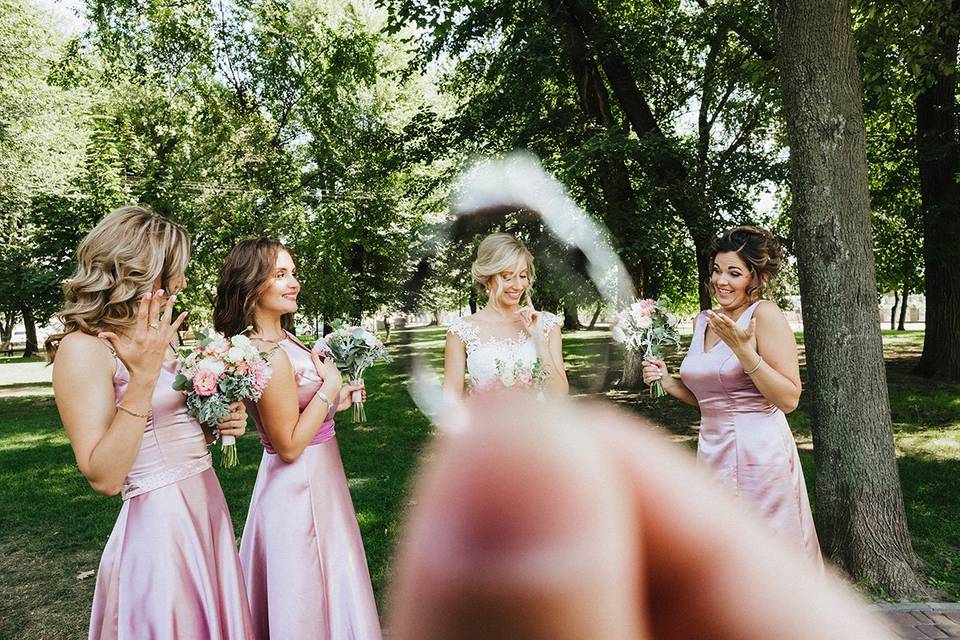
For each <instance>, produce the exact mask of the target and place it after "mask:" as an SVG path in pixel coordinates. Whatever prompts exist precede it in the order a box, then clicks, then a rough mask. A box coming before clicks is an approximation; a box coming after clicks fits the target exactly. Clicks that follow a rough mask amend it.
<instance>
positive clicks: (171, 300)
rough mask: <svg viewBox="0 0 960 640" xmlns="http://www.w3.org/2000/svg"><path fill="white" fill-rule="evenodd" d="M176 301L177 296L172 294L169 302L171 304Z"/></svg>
mask: <svg viewBox="0 0 960 640" xmlns="http://www.w3.org/2000/svg"><path fill="white" fill-rule="evenodd" d="M176 299H177V294H173V295H172V296H170V302H173V301H174V300H176Z"/></svg>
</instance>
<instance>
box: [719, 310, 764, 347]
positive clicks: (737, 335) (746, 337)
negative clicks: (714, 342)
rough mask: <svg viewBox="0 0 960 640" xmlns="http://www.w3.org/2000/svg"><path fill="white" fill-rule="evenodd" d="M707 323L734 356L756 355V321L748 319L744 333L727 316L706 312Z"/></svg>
mask: <svg viewBox="0 0 960 640" xmlns="http://www.w3.org/2000/svg"><path fill="white" fill-rule="evenodd" d="M707 323H708V324H709V325H710V328H711V329H713V332H714V333H715V334H717V337H718V338H720V339H721V340H723V341H724V342H725V343H727V346H728V347H730V350H731V351H733V352H734V353H736V354H740V353H745V352H746V353H751V352H752V353H756V351H757V321H756V319H755V318H751V319H750V324H749V325H747V329H746V331H744V330H743V329H741V328H740V327H739V326H737V323H736V322H734V321H733V320H731V319H730V318H728V317H727V316H725V315H723V314H721V313H716V312H714V311H707Z"/></svg>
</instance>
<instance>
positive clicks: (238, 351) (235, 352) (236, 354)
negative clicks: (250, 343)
mask: <svg viewBox="0 0 960 640" xmlns="http://www.w3.org/2000/svg"><path fill="white" fill-rule="evenodd" d="M245 355H246V351H245V350H244V349H242V348H240V347H230V350H229V351H227V360H229V361H230V362H240V361H241V360H243V359H244V356H245Z"/></svg>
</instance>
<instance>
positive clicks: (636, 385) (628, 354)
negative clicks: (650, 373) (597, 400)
mask: <svg viewBox="0 0 960 640" xmlns="http://www.w3.org/2000/svg"><path fill="white" fill-rule="evenodd" d="M617 386H618V387H620V388H621V389H641V388H643V354H642V353H636V352H633V351H624V353H623V375H621V376H620V382H619V383H618V384H617Z"/></svg>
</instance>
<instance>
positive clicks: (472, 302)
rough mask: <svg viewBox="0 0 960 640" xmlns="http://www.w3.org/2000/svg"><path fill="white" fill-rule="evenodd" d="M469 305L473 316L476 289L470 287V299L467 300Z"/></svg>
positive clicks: (475, 304) (475, 305)
mask: <svg viewBox="0 0 960 640" xmlns="http://www.w3.org/2000/svg"><path fill="white" fill-rule="evenodd" d="M467 301H468V302H469V303H470V313H471V314H474V313H476V312H477V288H476V287H470V297H469V298H468V299H467Z"/></svg>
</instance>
